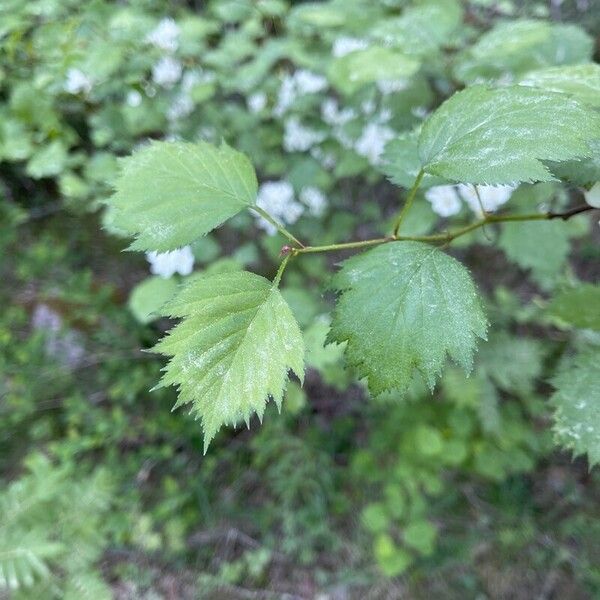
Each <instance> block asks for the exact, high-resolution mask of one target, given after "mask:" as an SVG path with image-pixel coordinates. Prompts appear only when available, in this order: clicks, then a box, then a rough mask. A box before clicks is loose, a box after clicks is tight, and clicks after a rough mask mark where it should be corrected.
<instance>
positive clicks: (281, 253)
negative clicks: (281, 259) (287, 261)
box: [279, 244, 292, 256]
mask: <svg viewBox="0 0 600 600" xmlns="http://www.w3.org/2000/svg"><path fill="white" fill-rule="evenodd" d="M291 251H292V247H291V246H288V245H287V244H286V245H285V246H282V247H281V250H280V251H279V256H286V255H288V254H289V253H290V252H291Z"/></svg>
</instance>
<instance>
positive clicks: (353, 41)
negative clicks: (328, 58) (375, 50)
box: [331, 37, 369, 58]
mask: <svg viewBox="0 0 600 600" xmlns="http://www.w3.org/2000/svg"><path fill="white" fill-rule="evenodd" d="M368 47H369V43H368V42H367V40H363V39H360V38H353V37H339V38H336V39H335V40H334V42H333V47H332V49H331V53H332V54H333V56H334V57H335V58H341V57H342V56H346V54H350V53H351V52H356V51H357V50H365V49H366V48H368Z"/></svg>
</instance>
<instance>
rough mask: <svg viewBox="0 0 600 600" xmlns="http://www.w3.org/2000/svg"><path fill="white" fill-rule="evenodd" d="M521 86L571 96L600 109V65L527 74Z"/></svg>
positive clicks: (551, 68)
mask: <svg viewBox="0 0 600 600" xmlns="http://www.w3.org/2000/svg"><path fill="white" fill-rule="evenodd" d="M519 84H520V85H526V86H530V87H536V88H541V89H543V90H547V91H550V92H560V93H562V94H569V95H570V96H573V97H574V98H577V100H580V101H581V102H583V103H585V104H589V105H590V106H594V107H596V108H598V107H600V65H597V64H596V63H588V64H585V65H567V66H561V67H549V68H547V69H540V70H539V71H532V72H530V73H527V75H526V76H525V77H523V79H521V81H520V82H519Z"/></svg>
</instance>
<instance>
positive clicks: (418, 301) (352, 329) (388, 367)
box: [329, 242, 487, 394]
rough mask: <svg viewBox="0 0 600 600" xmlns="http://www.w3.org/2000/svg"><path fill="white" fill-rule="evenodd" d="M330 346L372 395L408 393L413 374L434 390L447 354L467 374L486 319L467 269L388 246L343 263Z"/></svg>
mask: <svg viewBox="0 0 600 600" xmlns="http://www.w3.org/2000/svg"><path fill="white" fill-rule="evenodd" d="M333 285H334V287H335V288H336V289H338V290H339V291H340V292H341V296H340V298H339V300H338V304H337V307H336V309H335V313H334V319H333V323H332V327H331V331H330V334H329V341H333V342H338V343H339V342H345V341H347V342H348V346H347V348H346V357H347V360H348V361H349V363H350V364H351V365H354V366H356V368H357V371H358V373H359V375H360V376H362V377H367V378H368V381H369V388H370V390H371V392H372V393H373V394H380V393H382V392H384V391H387V390H391V389H398V390H400V391H401V392H404V391H406V389H407V388H408V386H409V384H410V382H411V378H412V376H413V373H414V371H415V369H417V370H418V371H420V372H421V374H422V375H423V377H424V378H425V380H426V382H427V384H428V385H429V387H430V388H431V389H432V388H433V386H434V384H435V379H436V377H437V376H438V375H439V374H440V372H441V370H442V367H443V365H444V362H445V360H446V355H447V354H448V355H450V357H451V358H452V359H453V360H454V361H456V362H457V363H458V364H460V365H461V366H462V367H463V368H464V369H465V370H470V369H471V366H472V361H473V352H474V349H475V344H476V339H477V338H478V337H480V338H485V335H486V328H487V321H486V318H485V316H484V314H483V310H482V307H481V302H480V298H479V295H478V293H477V290H476V288H475V285H474V283H473V281H472V279H471V277H470V275H469V273H468V272H467V270H466V269H465V268H464V267H463V266H462V265H461V264H460V263H459V262H458V261H456V260H455V259H453V258H451V257H450V256H448V255H447V254H444V253H443V252H441V251H440V250H438V249H436V248H433V247H431V246H429V245H427V244H422V243H419V242H392V243H389V244H385V245H382V246H378V247H377V248H375V249H373V250H370V251H368V252H365V253H363V254H360V255H358V256H356V257H353V258H351V259H349V260H347V261H345V262H344V263H343V267H342V269H341V271H340V272H339V273H338V274H337V275H336V276H335V278H334V281H333Z"/></svg>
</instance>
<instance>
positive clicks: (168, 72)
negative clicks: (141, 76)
mask: <svg viewBox="0 0 600 600" xmlns="http://www.w3.org/2000/svg"><path fill="white" fill-rule="evenodd" d="M182 70H183V67H182V65H181V63H180V62H179V61H178V60H176V59H175V58H173V57H171V56H163V57H162V58H161V59H160V60H159V61H158V62H157V63H156V64H155V65H154V66H153V67H152V81H154V83H156V85H160V86H162V87H165V88H171V87H173V86H174V85H175V84H176V83H177V82H178V81H179V79H180V78H181V73H182Z"/></svg>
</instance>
